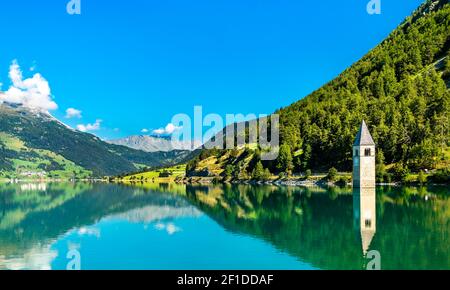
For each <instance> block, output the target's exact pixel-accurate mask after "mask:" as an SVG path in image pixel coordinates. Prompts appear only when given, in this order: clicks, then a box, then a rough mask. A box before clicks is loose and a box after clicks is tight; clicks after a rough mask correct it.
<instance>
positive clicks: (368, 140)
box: [353, 120, 375, 146]
mask: <svg viewBox="0 0 450 290" xmlns="http://www.w3.org/2000/svg"><path fill="white" fill-rule="evenodd" d="M361 145H369V146H370V145H372V146H375V142H374V141H373V138H372V135H370V132H369V128H367V125H366V122H365V121H364V120H363V121H362V123H361V126H360V127H359V131H358V134H357V135H356V138H355V143H353V146H361Z"/></svg>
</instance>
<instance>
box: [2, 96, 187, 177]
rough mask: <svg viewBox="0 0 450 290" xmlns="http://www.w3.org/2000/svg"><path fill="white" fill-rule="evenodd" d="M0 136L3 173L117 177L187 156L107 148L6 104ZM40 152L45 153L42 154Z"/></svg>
mask: <svg viewBox="0 0 450 290" xmlns="http://www.w3.org/2000/svg"><path fill="white" fill-rule="evenodd" d="M0 132H1V133H2V136H3V138H1V139H0V150H2V154H1V155H0V171H3V172H14V173H16V172H17V171H18V170H20V171H24V170H25V171H26V170H33V169H40V170H44V171H48V172H52V173H54V174H55V175H58V176H60V175H61V174H57V173H58V171H64V172H65V173H67V171H69V172H70V174H72V173H73V171H75V172H76V175H77V176H79V174H78V173H79V172H81V173H82V174H81V175H83V176H85V175H86V173H87V172H86V171H90V172H91V173H92V175H93V176H105V175H117V174H121V173H124V172H132V171H136V170H138V165H139V166H148V167H161V166H164V165H173V164H175V163H178V162H182V161H184V158H185V157H186V156H187V155H188V154H189V152H185V151H172V152H155V153H147V152H143V151H139V150H134V149H130V148H127V147H124V146H118V145H112V144H108V143H106V142H103V141H102V140H100V139H99V138H98V137H96V136H94V135H91V134H87V133H82V132H78V131H75V130H72V129H70V128H68V127H66V126H65V125H63V124H61V123H60V122H58V121H57V120H55V119H54V118H52V117H51V116H49V115H47V114H43V113H37V112H31V111H29V110H26V109H23V108H20V107H19V108H13V107H10V106H8V105H6V104H3V105H1V106H0ZM14 140H15V141H14ZM13 141H14V142H16V143H17V142H21V143H23V144H22V145H21V146H20V147H19V148H17V146H16V147H14V146H12V145H11V142H13ZM43 150H45V152H47V153H46V154H44V153H42V152H43ZM39 152H41V153H42V154H44V155H45V156H44V155H42V154H40V153H39ZM50 153H52V154H53V156H51V154H50ZM58 159H59V161H58ZM62 163H65V164H67V166H65V165H63V164H62ZM69 164H70V165H69ZM54 171H56V172H54ZM60 173H61V172H60ZM63 175H64V174H63Z"/></svg>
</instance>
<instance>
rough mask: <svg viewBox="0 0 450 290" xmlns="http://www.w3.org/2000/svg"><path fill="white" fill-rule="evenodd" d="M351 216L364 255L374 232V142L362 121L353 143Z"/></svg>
mask: <svg viewBox="0 0 450 290" xmlns="http://www.w3.org/2000/svg"><path fill="white" fill-rule="evenodd" d="M353 216H354V226H355V229H357V230H359V231H360V233H361V242H362V250H363V253H364V255H366V254H367V251H368V250H369V246H370V243H371V242H372V239H373V237H374V235H375V232H376V202H375V142H374V141H373V139H372V136H371V135H370V132H369V129H368V128H367V125H366V123H365V122H364V121H363V122H362V124H361V127H360V129H359V132H358V134H357V135H356V138H355V143H354V144H353Z"/></svg>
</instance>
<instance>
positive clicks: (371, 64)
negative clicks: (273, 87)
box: [277, 0, 450, 170]
mask: <svg viewBox="0 0 450 290" xmlns="http://www.w3.org/2000/svg"><path fill="white" fill-rule="evenodd" d="M449 48H450V4H448V1H447V0H445V1H427V2H426V3H425V4H424V5H423V6H422V7H420V8H419V10H418V11H417V12H415V13H414V14H413V16H411V17H409V18H408V19H407V20H406V21H405V22H404V23H403V24H402V25H401V26H400V27H399V28H398V29H396V30H395V31H394V32H392V34H391V35H390V36H389V37H388V38H387V39H386V40H385V41H383V42H382V43H381V44H380V45H379V46H377V47H376V48H375V49H373V50H372V51H371V52H369V53H368V54H367V55H366V56H365V57H363V58H362V59H361V60H360V61H358V62H357V63H356V64H354V65H353V66H351V67H350V68H349V69H347V70H346V71H344V72H343V73H342V74H341V75H340V76H339V77H337V78H336V79H335V80H333V81H331V82H330V83H329V84H327V85H325V86H324V87H322V88H320V89H319V90H317V91H315V92H314V93H312V94H311V95H310V96H308V97H306V98H305V99H303V100H301V101H299V102H297V103H295V104H293V105H291V106H289V107H287V108H284V109H281V110H280V111H278V112H277V113H279V114H280V118H281V139H282V142H283V143H285V144H288V145H289V146H290V148H292V149H293V150H297V149H303V151H304V152H307V153H308V156H303V158H301V157H300V159H303V160H301V162H298V165H300V167H310V168H326V167H328V168H329V167H331V166H335V167H338V168H340V169H346V170H348V169H350V168H351V150H350V148H351V144H352V141H353V138H354V136H355V134H356V131H357V129H358V125H359V124H360V122H361V120H362V119H365V120H366V122H367V123H368V124H369V127H370V130H371V132H372V135H373V137H374V139H375V141H376V143H377V145H378V149H379V150H378V152H379V153H380V155H381V154H382V155H384V161H385V162H386V163H393V162H403V163H406V164H408V165H409V166H411V167H414V168H431V167H433V166H434V165H435V164H436V163H437V161H438V158H440V157H441V154H442V153H443V152H445V148H446V147H447V145H448V142H449V138H448V137H449V130H448V129H449V128H448V127H449V126H448V125H449V105H450V102H449V99H450V95H449V90H448V88H447V87H446V84H445V80H444V79H443V77H444V78H448V74H447V73H443V70H445V71H446V72H448V70H449V62H448V57H449ZM446 80H447V81H448V79H446ZM380 157H381V156H380ZM380 159H382V158H380Z"/></svg>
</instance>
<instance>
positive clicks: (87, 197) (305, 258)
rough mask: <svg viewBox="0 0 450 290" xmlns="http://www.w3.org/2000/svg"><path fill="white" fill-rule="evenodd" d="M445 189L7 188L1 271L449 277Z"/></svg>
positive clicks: (1, 211) (1, 219) (2, 205)
mask: <svg viewBox="0 0 450 290" xmlns="http://www.w3.org/2000/svg"><path fill="white" fill-rule="evenodd" d="M448 194H449V191H448V189H447V188H440V187H429V188H414V187H412V188H408V187H397V188H387V187H380V188H377V189H376V192H375V189H372V190H369V191H366V192H360V191H357V190H355V191H353V190H352V189H349V188H330V189H323V188H298V187H295V188H294V187H276V186H249V185H223V186H189V185H188V186H186V185H176V184H170V185H169V184H136V185H133V186H125V185H110V184H89V183H76V184H68V183H50V184H0V269H66V267H67V263H68V262H69V259H68V258H67V253H68V251H70V250H77V251H78V252H79V253H80V257H81V263H80V264H81V268H82V269H365V267H366V266H365V265H367V262H368V261H367V258H366V254H367V253H368V252H369V251H371V250H376V251H378V252H379V253H380V255H381V268H382V269H449V268H450V253H449V241H448V234H449V228H450V227H449V214H450V211H449V206H450V202H449V198H448Z"/></svg>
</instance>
